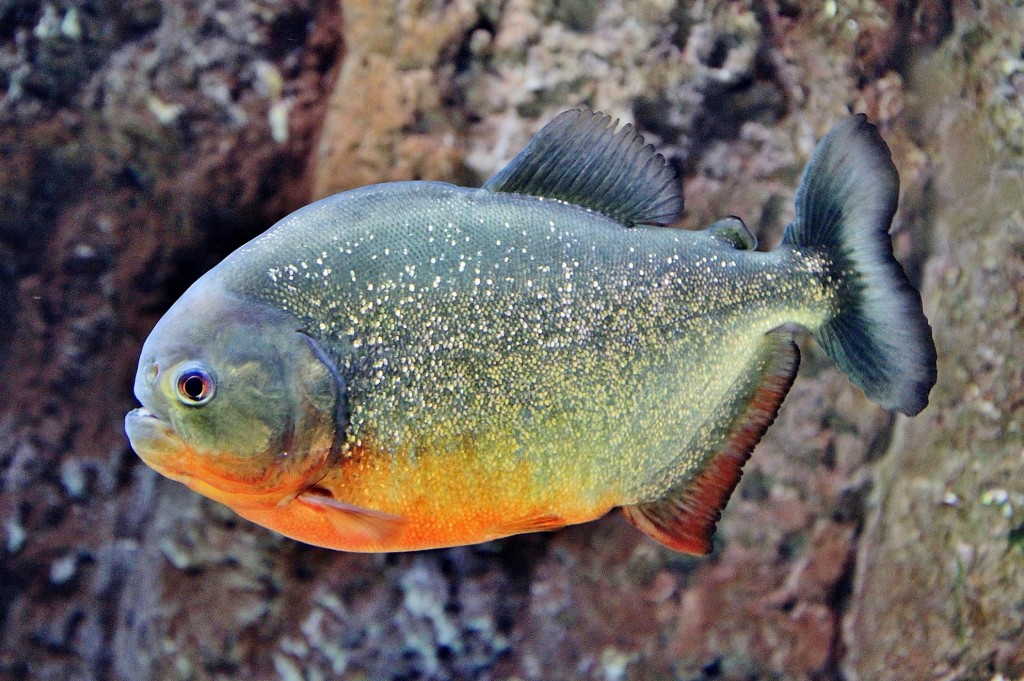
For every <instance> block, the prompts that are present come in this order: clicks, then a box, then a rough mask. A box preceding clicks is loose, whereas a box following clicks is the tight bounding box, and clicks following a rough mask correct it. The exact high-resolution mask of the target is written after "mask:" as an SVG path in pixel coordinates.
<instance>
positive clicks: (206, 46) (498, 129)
mask: <svg viewBox="0 0 1024 681" xmlns="http://www.w3.org/2000/svg"><path fill="white" fill-rule="evenodd" d="M0 88H2V90H0V388H2V396H3V400H2V403H0V679H3V680H4V681H7V680H18V681H21V680H23V679H31V680H40V681H43V680H46V681H50V680H53V681H68V680H74V681H77V680H93V679H96V680H101V679H116V680H130V681H144V680H149V679H161V680H163V679H168V680H177V679H180V680H182V681H186V680H188V681H192V680H194V681H207V680H211V681H212V680H227V679H255V680H262V679H280V680H282V681H320V680H328V679H343V680H352V681H355V680H376V679H383V680H394V681H398V680H414V679H431V680H433V679H437V680H442V679H478V680H494V681H512V680H514V679H518V680H521V681H528V680H535V679H536V680H556V679H588V680H589V679H593V680H606V681H641V680H644V681H647V680H649V681H654V680H663V679H676V680H680V681H682V680H685V681H696V680H698V679H729V680H732V679H736V680H739V679H744V680H749V679H809V680H810V679H814V680H822V681H840V680H849V681H855V680H858V679H863V680H873V679H950V680H953V679H981V680H984V681H990V680H991V681H995V680H1004V681H1008V680H1010V679H1021V678H1024V475H1022V470H1024V433H1022V423H1024V361H1022V358H1024V332H1022V326H1024V324H1022V322H1024V179H1022V178H1024V3H1022V2H1021V0H975V1H973V2H969V1H967V0H827V1H824V2H821V1H818V0H814V1H811V0H733V1H729V0H592V1H588V0H398V1H397V2H391V1H390V0H343V1H342V2H340V3H339V2H337V0H124V1H115V0H52V1H46V2H40V1H38V0H2V1H0ZM577 104H586V105H589V106H591V107H593V108H595V109H600V110H603V111H605V112H607V113H610V114H613V115H614V116H617V117H620V118H621V119H623V121H630V122H635V123H636V125H637V126H638V127H639V129H640V130H641V131H642V132H643V134H644V135H645V136H646V137H647V139H648V140H649V141H651V142H653V143H654V144H655V145H656V146H657V147H658V148H659V149H660V150H661V151H662V152H663V153H664V154H665V155H666V156H667V157H668V158H669V159H670V161H671V163H672V164H673V165H674V166H675V167H676V168H677V170H678V173H679V176H680V179H681V182H682V183H683V185H684V190H685V195H686V200H687V211H686V215H685V218H684V223H683V225H681V226H682V227H685V228H701V227H705V226H707V225H708V224H710V222H712V221H713V220H714V219H716V218H718V217H721V216H724V215H728V214H735V215H739V216H742V217H743V218H744V219H745V220H746V221H747V223H748V224H749V225H750V226H751V227H752V228H754V229H755V230H756V231H757V233H758V236H759V238H760V239H761V241H762V244H764V245H763V246H762V248H764V247H772V246H774V245H775V244H776V243H777V242H778V240H779V239H780V237H781V232H782V229H783V227H784V226H785V224H786V223H787V222H788V221H789V220H790V219H791V218H792V214H793V208H792V199H793V194H794V191H795V188H796V185H797V182H798V179H799V174H800V172H801V170H802V168H803V165H804V163H805V162H806V161H807V159H808V156H809V154H810V152H811V150H812V148H813V145H814V143H815V142H816V140H817V139H818V138H820V137H821V135H823V134H824V133H825V132H826V131H827V129H828V128H829V127H831V125H833V124H834V123H836V122H838V121H839V120H841V119H842V118H843V117H845V116H847V115H848V114H849V113H850V112H853V111H863V112H866V113H867V114H868V115H869V117H870V118H871V119H872V120H873V121H875V122H876V123H877V124H878V125H879V127H880V129H881V131H882V133H883V135H884V137H885V138H886V140H887V141H888V143H889V145H890V146H891V148H892V150H893V155H894V159H895V162H896V165H897V167H898V168H899V171H900V175H901V180H902V194H901V201H900V210H899V213H898V214H897V217H896V221H895V224H894V234H895V237H894V238H895V243H896V249H897V255H898V257H899V258H900V259H901V261H902V262H903V263H904V265H905V267H906V269H907V271H908V273H909V274H910V276H911V278H912V280H913V281H914V282H915V284H916V285H918V286H919V287H920V288H921V289H922V291H923V296H924V300H925V309H926V311H927V313H928V316H929V318H930V319H931V323H932V325H933V327H934V332H935V339H936V343H937V346H938V350H939V382H938V385H937V386H936V387H935V389H934V391H933V392H932V396H931V406H929V408H928V409H927V410H926V411H925V412H923V413H922V414H921V415H919V416H918V417H916V418H914V419H906V418H903V417H899V418H894V417H893V416H891V415H890V414H888V413H886V412H884V411H882V410H881V409H879V408H878V407H876V406H875V405H873V404H871V403H869V402H868V401H867V400H866V399H865V398H864V396H863V395H862V394H861V393H860V392H859V391H858V390H857V389H856V388H854V387H852V386H851V385H850V384H849V382H848V381H847V380H846V378H845V377H844V376H842V375H841V374H840V373H839V371H838V370H837V369H836V368H835V366H834V365H833V364H832V363H831V362H830V361H828V360H827V358H825V357H824V356H823V354H822V353H821V352H820V351H819V349H818V348H817V347H815V346H814V344H813V343H811V342H809V341H808V339H806V338H805V339H802V341H801V345H802V348H803V355H804V364H803V367H802V368H801V371H800V375H799V377H798V379H797V382H796V385H795V387H794V389H793V391H792V392H791V393H790V395H789V397H788V399H787V400H786V402H785V405H784V406H783V408H782V412H781V414H780V416H779V419H778V421H777V422H776V424H775V426H773V427H772V428H771V429H770V430H769V432H768V435H767V437H766V438H765V440H764V441H763V442H762V443H761V445H760V446H759V447H758V449H757V451H756V452H755V454H754V456H753V458H752V460H751V461H750V462H749V463H748V464H747V467H746V474H745V476H744V479H743V481H742V483H741V485H740V487H739V489H738V490H737V492H736V494H735V495H734V498H733V501H732V503H731V504H730V506H729V507H728V509H727V511H726V513H725V516H724V519H723V521H722V523H721V524H720V525H719V531H718V534H717V537H716V544H715V549H714V552H713V553H712V554H711V555H710V556H709V557H707V558H704V559H700V560H698V559H693V558H688V557H684V556H680V555H677V554H674V553H672V552H670V551H669V550H667V549H664V548H662V547H661V546H658V545H656V544H655V543H653V542H652V541H651V540H649V539H647V538H646V537H644V536H643V535H641V534H640V533H638V532H637V531H635V530H634V529H633V528H632V527H630V526H628V524H627V523H626V522H625V521H624V519H623V518H622V517H621V516H620V514H618V513H613V514H611V515H610V516H609V517H607V518H605V519H603V520H601V521H598V522H596V523H591V524H587V525H584V526H577V527H572V528H569V529H566V530H564V531H561V532H556V533H553V534H547V535H527V536H520V537H515V538H511V539H507V540H503V541H498V542H493V543H490V544H485V545H482V546H473V547H466V548H457V549H451V550H444V551H432V552H424V553H416V554H394V555H351V554H342V553H334V552H330V551H326V550H321V549H317V548H313V547H309V546H304V545H301V544H298V543H296V542H293V541H290V540H286V539H283V538H281V537H279V536H277V535H275V534H273V533H272V532H270V531H268V530H265V529H263V528H261V527H257V526H256V525H253V524H251V523H248V522H245V521H242V520H240V519H239V518H237V517H236V516H235V515H234V514H233V513H232V512H231V511H228V510H226V509H225V508H223V507H221V506H219V505H217V504H216V503H214V502H211V501H209V500H206V499H204V498H201V497H200V496H199V495H197V494H194V493H192V492H190V491H188V490H187V489H186V488H184V487H183V486H181V485H179V484H177V483H173V482H171V481H169V480H165V479H163V478H160V477H159V476H158V475H157V474H156V473H154V472H153V471H151V470H149V469H148V468H147V467H145V466H144V465H143V464H142V463H141V461H140V460H138V458H137V457H136V456H135V455H134V454H133V453H132V451H131V450H130V449H129V447H128V443H127V441H126V439H125V436H124V432H123V417H124V414H125V412H127V411H128V410H129V409H131V408H132V407H134V406H135V402H134V400H133V398H132V393H131V385H132V378H133V374H134V371H135V365H136V360H137V356H138V351H139V349H140V347H141V344H142V341H143V340H144V339H145V337H146V335H147V333H148V332H149V330H150V328H151V327H152V325H153V324H154V323H155V322H156V320H157V319H158V318H159V316H160V315H161V313H162V312H163V311H164V310H166V309H167V307H168V306H169V305H170V304H171V303H172V302H173V301H174V300H175V299H176V298H177V297H178V295H180V293H181V292H182V291H184V289H185V288H186V287H187V286H188V285H189V284H191V283H192V281H194V280H195V279H196V278H197V277H198V276H199V275H200V274H201V273H203V272H204V271H206V270H207V269H208V268H210V267H211V266H212V265H214V264H215V263H217V262H218V261H219V260H220V259H221V258H223V257H224V256H225V255H227V254H228V253H229V252H231V251H232V250H234V249H235V248H236V247H238V246H239V245H241V244H242V243H244V242H245V241H247V240H249V239H251V238H252V237H254V236H255V235H257V234H259V233H260V232H262V231H264V230H265V229H267V228H268V227H269V226H270V225H271V224H272V223H273V222H274V221H275V220H276V219H278V218H280V217H282V216H283V215H285V214H286V213H288V212H289V211H291V210H294V209H295V208H298V207H299V206H301V205H303V204H305V203H307V202H309V201H310V200H312V199H314V198H318V197H321V196H324V195H327V194H330V193H333V192H336V191H341V190H345V189H350V188H352V187H357V186H360V185H364V184H367V183H372V182H381V181H389V180H404V179H439V180H447V181H454V182H458V183H461V184H469V185H476V184H479V183H481V182H482V181H484V180H485V179H486V178H487V177H489V176H490V175H491V174H492V173H494V172H495V171H496V170H498V169H499V168H501V167H502V166H503V165H504V164H505V162H507V160H508V159H510V158H511V157H512V156H513V155H514V154H515V152H516V151H518V150H519V149H520V148H521V147H522V146H523V145H524V144H525V143H526V141H527V140H528V139H529V137H530V136H531V134H532V133H533V132H535V131H536V130H537V129H538V128H539V127H540V126H541V125H543V124H544V123H545V122H547V121H548V120H550V119H551V118H552V117H553V116H554V115H556V114H557V113H558V112H560V111H561V110H563V109H566V108H569V107H571V106H573V105H577Z"/></svg>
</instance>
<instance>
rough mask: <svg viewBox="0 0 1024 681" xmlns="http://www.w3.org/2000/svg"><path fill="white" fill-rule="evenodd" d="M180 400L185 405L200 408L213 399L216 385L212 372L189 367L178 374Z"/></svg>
mask: <svg viewBox="0 0 1024 681" xmlns="http://www.w3.org/2000/svg"><path fill="white" fill-rule="evenodd" d="M177 387H178V399H179V400H181V402H182V403H183V404H187V405H189V406H191V407H198V406H200V405H203V404H206V403H207V402H209V401H210V400H211V399H212V398H213V393H214V389H215V387H216V386H215V384H214V382H213V376H211V375H210V372H208V371H206V370H204V369H201V368H199V367H189V368H186V369H185V370H183V371H182V372H181V373H180V374H178V380H177Z"/></svg>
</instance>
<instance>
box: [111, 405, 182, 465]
mask: <svg viewBox="0 0 1024 681" xmlns="http://www.w3.org/2000/svg"><path fill="white" fill-rule="evenodd" d="M124 431H125V434H126V435H127V436H128V441H129V442H130V443H131V446H132V449H134V450H135V453H136V454H138V455H139V458H140V459H142V460H143V461H144V462H146V464H147V465H148V466H150V467H151V468H155V469H156V470H158V471H160V472H165V471H167V470H168V468H173V467H169V466H168V464H169V463H170V462H171V461H173V460H174V458H175V456H176V455H177V454H178V453H179V452H180V451H181V450H182V449H183V448H184V447H185V443H184V442H183V441H182V439H181V438H180V437H179V436H178V434H177V433H176V432H175V431H174V427H173V426H171V424H170V423H169V422H168V421H167V420H165V419H163V418H161V417H160V415H159V414H156V413H155V412H153V411H151V410H149V409H147V408H146V407H138V408H136V409H132V410H131V411H130V412H128V413H127V414H126V415H125V417H124Z"/></svg>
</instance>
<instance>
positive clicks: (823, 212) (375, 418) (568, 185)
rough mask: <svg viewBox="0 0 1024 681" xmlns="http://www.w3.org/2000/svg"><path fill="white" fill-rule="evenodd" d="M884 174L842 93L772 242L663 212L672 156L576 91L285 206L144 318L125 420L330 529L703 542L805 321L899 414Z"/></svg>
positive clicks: (363, 540)
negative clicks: (449, 152) (538, 124)
mask: <svg viewBox="0 0 1024 681" xmlns="http://www.w3.org/2000/svg"><path fill="white" fill-rule="evenodd" d="M898 184H899V178H898V175H897V173H896V168H895V167H894V165H893V163H892V160H891V158H890V155H889V150H888V147H887V146H886V144H885V142H884V141H883V140H882V138H881V137H880V135H879V134H878V131H877V130H876V128H875V127H874V126H872V125H871V124H869V123H868V122H867V120H866V118H865V117H864V116H862V115H858V116H854V117H852V118H849V119H848V120H845V121H843V122H841V123H839V124H838V125H836V126H835V128H833V129H832V131H831V132H829V133H828V134H827V135H826V136H825V137H824V139H823V140H822V141H821V142H820V144H819V145H818V147H817V148H816V150H815V151H814V154H813V156H812V158H811V160H810V162H809V164H808V166H807V168H806V170H805V171H804V173H803V177H802V180H801V183H800V186H799V189H798V190H797V193H796V211H795V216H796V217H795V220H794V222H793V223H792V224H790V225H789V226H788V227H787V229H786V231H785V236H784V237H783V239H782V243H781V244H780V245H779V246H778V247H777V248H775V249H774V250H771V251H769V252H762V251H757V250H755V247H756V240H755V238H754V236H753V234H752V233H751V232H750V231H749V230H748V229H747V227H746V226H745V225H744V224H743V222H742V221H741V220H740V219H738V218H735V217H729V218H725V219H723V220H720V221H718V222H716V223H715V224H713V225H711V227H710V228H709V229H707V230H705V231H702V232H696V231H687V230H682V229H673V228H670V227H666V226H665V225H667V224H669V223H672V222H673V221H675V220H676V219H677V218H678V217H679V216H680V213H681V211H682V209H683V199H682V194H681V191H680V184H679V182H678V180H677V179H676V176H675V173H674V171H673V170H672V168H671V166H670V165H669V164H668V163H667V162H666V161H665V159H664V157H662V156H661V155H660V154H658V153H656V152H655V150H654V148H653V147H652V146H651V145H647V144H645V142H644V140H643V138H642V137H641V136H640V135H639V134H638V132H637V131H636V130H635V129H634V128H633V127H632V126H630V125H628V124H627V125H625V126H623V127H621V128H619V126H618V122H617V121H612V119H611V118H610V117H609V116H606V115H603V114H600V113H596V112H592V111H587V110H579V109H574V110H570V111H567V112H564V113H562V114H561V115H559V116H558V117H556V118H555V119H554V120H553V121H551V122H550V123H549V124H548V125H547V126H545V127H544V128H543V129H542V130H541V131H540V132H539V133H538V134H537V135H536V136H535V137H534V138H533V139H532V140H531V141H530V142H529V144H528V145H527V146H526V147H525V148H524V149H523V151H522V152H521V153H520V154H519V155H518V156H516V157H515V159H513V160H512V162H511V163H510V164H509V165H508V167H506V168H505V169H504V170H502V171H501V172H499V173H498V174H497V175H496V176H494V177H493V178H491V179H490V180H489V181H488V182H487V183H486V184H484V186H483V187H482V188H480V189H473V188H463V187H457V186H453V185H451V184H445V183H441V182H394V183H387V184H379V185H373V186H368V187H363V188H360V189H355V190H352V191H347V192H343V193H341V194H337V195H335V196H331V197H329V198H326V199H323V200H321V201H318V202H316V203H313V204H311V205H309V206H306V207H304V208H302V209H300V210H298V211H296V212H294V213H292V214H291V215H289V216H287V217H285V218H284V219H282V220H281V221H280V222H278V223H277V224H276V225H274V226H273V227H272V228H271V229H270V230H269V231H267V232H265V233H264V234H262V235H261V236H259V237H257V238H256V239H254V240H253V241H251V242H249V243H248V244H246V245H244V246H242V247H241V248H240V249H238V250H237V251H236V252H234V253H232V254H231V255H230V256H228V257H227V258H226V259H225V260H224V261H223V262H221V263H220V264H219V265H217V266H216V267H214V268H213V269H212V270H210V271H209V272H208V273H206V274H205V275H204V276H203V277H201V278H200V279H199V280H198V281H197V282H196V283H195V284H194V285H192V287H191V288H189V289H188V291H187V292H186V293H185V294H184V295H183V296H182V297H181V299H180V300H178V301H177V302H176V303H175V304H174V305H173V306H172V307H171V308H170V310H168V312H167V313H166V315H165V316H164V317H163V318H162V319H161V320H160V321H159V322H158V323H157V325H156V327H155V328H154V329H153V331H152V334H151V335H150V336H149V338H148V339H147V340H146V342H145V345H144V347H143V349H142V355H141V358H140V360H139V367H138V373H137V376H136V379H135V395H136V396H137V397H138V399H139V401H140V402H141V403H142V405H143V406H142V407H141V408H139V409H135V410H134V411H132V412H131V413H129V414H128V415H127V417H126V421H125V427H126V430H127V434H128V437H129V438H130V440H131V444H132V447H133V448H134V449H135V451H136V452H138V454H139V456H140V457H141V458H142V459H143V460H144V461H145V462H146V463H147V464H148V465H150V466H151V467H152V468H154V469H156V470H157V471H159V472H160V473H162V474H163V475H165V476H167V477H169V478H171V479H173V480H177V481H179V482H182V483H184V484H185V485H187V486H189V487H190V488H192V489H193V490H195V491H197V492H199V493H200V494H204V495H206V496H207V497H210V498H211V499H214V500H216V501H218V502H220V503H223V504H226V505H227V506H229V507H230V508H232V509H234V510H235V511H236V512H237V513H238V514H239V515H241V516H242V517H244V518H247V519H249V520H251V521H253V522H256V523H259V524H260V525H263V526H266V527H268V528H270V529H272V530H276V531H277V532H279V533H281V534H283V535H286V536H288V537H293V538H295V539H297V540H300V541H303V542H308V543H310V544H315V545H319V546H324V547H329V548H332V549H341V550H346V551H405V550H416V549H427V548H434V547H444V546H454V545H460V544H470V543H477V542H483V541H488V540H491V539H495V538H498V537H504V536H508V535H513V534H517V533H522V532H532V531H539V530H551V529H555V528H559V527H562V526H565V525H570V524H574V523H582V522H586V521H589V520H593V519H595V518H598V517H600V516H602V515H604V514H605V513H607V512H608V511H609V510H610V509H612V508H615V507H621V508H622V510H623V512H624V513H625V515H626V517H627V518H628V519H629V520H630V522H632V523H633V524H634V525H636V526H637V527H638V528H639V529H640V530H641V531H643V532H645V533H646V534H648V535H650V536H651V537H653V538H654V539H656V540H657V541H659V542H661V543H662V544H664V545H666V546H668V547H670V548H672V549H676V550H678V551H684V552H688V553H692V554H705V553H707V552H708V551H710V549H711V545H712V535H713V532H714V529H715V525H716V523H717V521H718V519H719V516H720V513H721V511H722V509H723V508H724V507H725V504H726V502H727V501H728V499H729V496H730V494H731V493H732V491H733V489H734V488H735V487H736V485H737V483H738V482H739V479H740V474H741V472H742V467H743V465H744V462H745V461H746V460H747V459H748V458H749V456H750V454H751V452H752V450H753V449H754V446H755V445H756V444H757V443H758V441H759V440H760V439H761V436H762V435H763V434H764V432H765V430H766V429H767V428H768V427H769V425H770V424H771V423H772V421H773V420H774V418H775V416H776V413H777V412H778V410H779V407H780V405H781V403H782V401H783V398H784V397H785V396H786V393H787V391H788V390H789V388H790V386H791V385H792V383H793V379H794V376H795V374H796V370H797V365H798V363H799V354H798V351H797V346H796V345H795V343H794V340H793V332H794V325H799V326H802V327H804V328H806V329H808V330H809V331H810V333H811V335H812V336H813V337H814V338H815V339H816V340H817V342H818V343H819V344H820V345H821V347H822V348H823V349H824V350H825V352H826V353H828V355H829V356H831V358H832V359H833V360H834V361H835V362H836V363H837V364H838V366H839V367H840V368H841V369H842V370H843V371H844V372H845V373H846V374H847V375H848V376H849V378H850V380H851V381H852V382H853V383H854V384H855V385H857V386H858V387H859V388H860V389H861V390H863V392H864V393H865V394H866V395H867V397H868V398H870V399H871V400H873V401H875V402H877V403H878V404H880V405H881V406H883V407H885V408H887V409H891V410H895V411H899V412H903V413H904V414H908V415H913V414H916V413H918V412H919V411H921V410H922V409H923V408H924V407H925V406H926V404H927V401H928V393H929V391H930V390H931V387H932V385H933V384H934V382H935V373H936V368H935V364H936V355H935V346H934V343H933V341H932V336H931V329H930V327H929V325H928V322H927V320H926V318H925V316H924V313H923V310H922V306H921V300H920V297H919V296H918V294H917V292H916V291H915V290H914V289H913V287H912V286H911V284H910V282H909V281H908V279H907V277H906V275H905V274H904V272H903V270H902V268H901V267H900V265H899V264H898V263H897V261H896V260H895V259H894V257H893V250H892V244H891V241H890V238H889V233H888V232H889V228H890V223H891V220H892V218H893V215H894V213H895V210H896V202H897V196H898V192H899V189H898Z"/></svg>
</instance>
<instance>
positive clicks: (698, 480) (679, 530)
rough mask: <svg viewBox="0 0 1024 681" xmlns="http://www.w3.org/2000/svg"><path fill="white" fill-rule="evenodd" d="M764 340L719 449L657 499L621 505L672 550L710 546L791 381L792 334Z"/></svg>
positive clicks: (794, 361)
mask: <svg viewBox="0 0 1024 681" xmlns="http://www.w3.org/2000/svg"><path fill="white" fill-rule="evenodd" d="M762 343H763V346H762V350H761V352H760V353H759V357H760V360H761V361H760V363H759V365H760V366H759V369H760V371H759V377H758V378H757V379H756V380H754V381H752V382H748V384H747V385H748V386H751V387H752V390H750V392H749V393H748V395H749V399H748V400H747V402H746V407H745V408H744V409H742V410H741V411H740V413H739V414H738V415H737V417H736V418H735V419H733V421H732V423H731V425H730V426H729V427H728V428H727V429H725V430H723V431H722V434H723V436H724V438H723V439H722V440H720V442H722V445H721V448H720V449H718V450H717V452H714V453H711V456H710V457H704V459H705V460H706V461H707V463H706V464H705V466H704V468H703V470H701V471H700V472H699V473H698V474H697V475H696V476H694V477H692V478H690V479H689V480H687V481H686V482H685V483H683V484H682V485H680V486H679V487H677V488H675V489H672V490H671V491H669V493H668V494H667V495H666V496H665V497H663V498H662V499H660V500H658V501H654V502H646V503H642V504H637V505H635V506H624V507H623V508H622V511H623V513H624V514H625V516H626V518H628V519H629V521H630V522H631V523H633V524H634V525H635V526H636V527H637V528H638V529H640V531H642V532H644V533H645V534H647V535H648V536H650V537H652V538H653V539H656V540H657V541H659V542H661V543H662V544H664V545H665V546H667V547H669V548H670V549H674V550H676V551H682V552H684V553H690V554H694V555H699V556H702V555H705V554H707V553H708V552H710V551H711V539H712V537H713V536H714V533H715V526H716V525H717V524H718V520H719V518H720V517H721V515H722V509H724V508H725V505H726V504H727V503H728V501H729V497H730V496H731V495H732V492H733V490H734V489H735V488H736V485H737V484H738V483H739V481H740V476H741V475H742V473H743V464H745V463H746V461H747V459H749V458H750V454H751V452H753V450H754V447H755V446H756V445H757V443H758V442H760V441H761V437H762V436H763V435H764V433H765V431H766V430H768V426H770V425H771V424H772V422H773V421H774V420H775V416H776V415H777V414H778V412H779V407H780V406H781V405H782V400H783V399H785V397H786V393H788V392H789V389H790V387H791V386H792V385H793V379H794V378H795V377H796V370H797V366H798V365H799V364H800V352H799V350H798V349H797V347H796V344H795V343H794V342H793V338H792V334H790V333H789V332H788V331H783V330H776V331H772V332H771V333H769V334H768V335H767V336H766V337H765V339H764V341H762Z"/></svg>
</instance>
